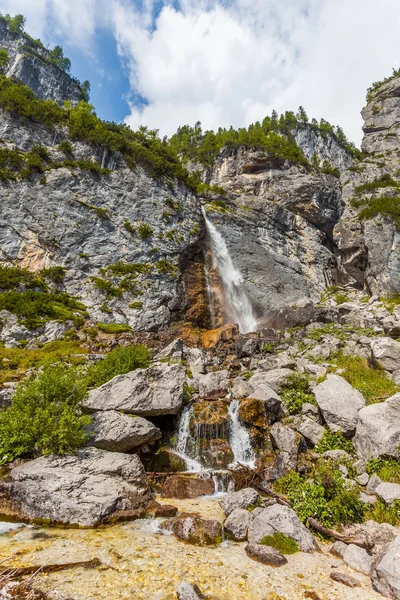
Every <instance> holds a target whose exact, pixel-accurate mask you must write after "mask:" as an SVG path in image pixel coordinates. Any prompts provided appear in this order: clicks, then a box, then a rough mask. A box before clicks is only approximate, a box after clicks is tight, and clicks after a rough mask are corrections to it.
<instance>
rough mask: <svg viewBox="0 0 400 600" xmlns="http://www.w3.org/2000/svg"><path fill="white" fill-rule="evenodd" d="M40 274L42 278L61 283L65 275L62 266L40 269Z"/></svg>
mask: <svg viewBox="0 0 400 600" xmlns="http://www.w3.org/2000/svg"><path fill="white" fill-rule="evenodd" d="M40 274H41V275H42V277H44V278H48V279H51V280H52V281H54V283H63V281H64V276H65V269H64V267H59V266H56V267H48V268H47V269H42V270H41V271H40Z"/></svg>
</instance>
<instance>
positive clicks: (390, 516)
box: [365, 498, 400, 527]
mask: <svg viewBox="0 0 400 600" xmlns="http://www.w3.org/2000/svg"><path fill="white" fill-rule="evenodd" d="M365 518H366V519H367V520H372V521H375V522H376V523H389V525H393V527H397V526H398V525H400V500H395V501H394V502H393V504H392V506H387V505H386V504H385V503H384V502H383V500H380V499H379V498H378V500H377V501H376V502H375V503H374V504H373V505H372V506H369V507H368V508H367V510H366V513H365Z"/></svg>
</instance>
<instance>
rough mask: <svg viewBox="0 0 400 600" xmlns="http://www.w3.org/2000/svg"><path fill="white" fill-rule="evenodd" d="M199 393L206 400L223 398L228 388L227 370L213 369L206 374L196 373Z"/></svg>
mask: <svg viewBox="0 0 400 600" xmlns="http://www.w3.org/2000/svg"><path fill="white" fill-rule="evenodd" d="M197 381H198V384H199V395H200V397H201V398H207V399H208V400H217V399H219V398H225V396H226V395H227V393H228V389H229V372H228V371H213V372H212V373H207V374H206V375H198V377H197Z"/></svg>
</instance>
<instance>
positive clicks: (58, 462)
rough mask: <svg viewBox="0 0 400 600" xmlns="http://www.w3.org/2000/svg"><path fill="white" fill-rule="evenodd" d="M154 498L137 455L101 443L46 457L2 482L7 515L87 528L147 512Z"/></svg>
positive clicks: (0, 500)
mask: <svg viewBox="0 0 400 600" xmlns="http://www.w3.org/2000/svg"><path fill="white" fill-rule="evenodd" d="M150 500H151V496H150V490H149V488H148V485H147V482H146V478H145V472H144V468H143V465H142V463H141V462H140V460H139V458H138V457H137V456H135V455H126V454H120V453H116V452H105V451H103V450H99V449H98V448H87V449H84V450H78V451H77V452H76V454H74V455H62V456H55V455H49V456H42V457H40V458H37V459H35V460H32V461H30V462H27V463H25V464H23V465H21V466H19V467H15V468H14V469H12V471H11V472H10V475H9V476H8V477H7V479H3V480H2V481H1V482H0V507H1V512H2V513H3V514H6V515H10V516H17V517H19V518H23V519H28V520H34V519H43V520H46V521H50V522H53V523H64V524H73V525H82V526H85V527H94V526H96V525H99V524H100V523H102V522H104V521H106V520H108V519H110V518H111V517H113V515H115V514H116V513H121V512H124V511H125V512H126V511H139V513H140V511H142V512H145V508H146V506H147V504H148V503H149V501H150Z"/></svg>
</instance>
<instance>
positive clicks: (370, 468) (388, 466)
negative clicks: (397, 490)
mask: <svg viewBox="0 0 400 600" xmlns="http://www.w3.org/2000/svg"><path fill="white" fill-rule="evenodd" d="M365 470H366V471H367V473H368V475H372V474H373V473H376V474H377V475H378V477H379V478H380V479H382V481H388V482H389V483H400V459H398V458H394V457H393V456H380V457H379V458H370V459H369V461H368V462H367V466H366V468H365Z"/></svg>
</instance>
